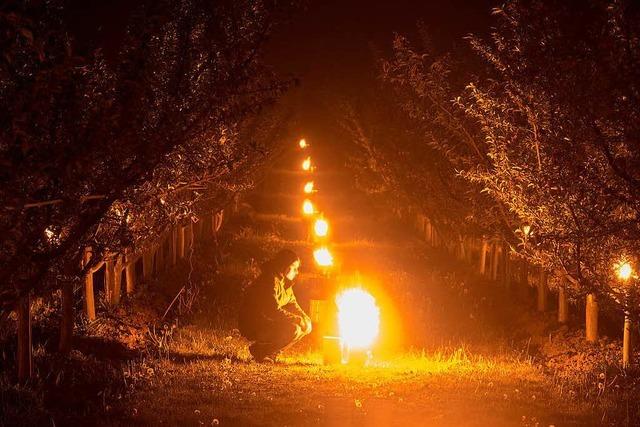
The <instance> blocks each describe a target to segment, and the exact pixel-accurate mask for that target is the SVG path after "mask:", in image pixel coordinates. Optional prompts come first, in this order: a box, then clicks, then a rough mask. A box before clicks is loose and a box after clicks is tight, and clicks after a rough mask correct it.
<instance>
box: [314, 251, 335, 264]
mask: <svg viewBox="0 0 640 427" xmlns="http://www.w3.org/2000/svg"><path fill="white" fill-rule="evenodd" d="M313 259H315V260H316V263H317V264H318V265H319V266H320V267H331V266H332V265H333V255H331V252H329V249H327V248H319V249H316V250H315V251H313Z"/></svg>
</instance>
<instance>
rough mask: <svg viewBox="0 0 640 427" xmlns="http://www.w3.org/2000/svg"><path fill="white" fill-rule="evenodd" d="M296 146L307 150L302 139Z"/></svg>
mask: <svg viewBox="0 0 640 427" xmlns="http://www.w3.org/2000/svg"><path fill="white" fill-rule="evenodd" d="M298 145H299V146H300V148H307V141H306V140H305V139H304V138H302V139H301V140H300V142H299V143H298Z"/></svg>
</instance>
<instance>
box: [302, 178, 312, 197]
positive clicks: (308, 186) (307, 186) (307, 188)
mask: <svg viewBox="0 0 640 427" xmlns="http://www.w3.org/2000/svg"><path fill="white" fill-rule="evenodd" d="M304 192H305V193H307V194H311V193H313V181H309V182H307V183H306V184H305V185H304Z"/></svg>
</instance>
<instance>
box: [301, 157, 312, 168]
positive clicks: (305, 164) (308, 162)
mask: <svg viewBox="0 0 640 427" xmlns="http://www.w3.org/2000/svg"><path fill="white" fill-rule="evenodd" d="M302 170H305V171H308V170H311V157H307V158H306V159H304V162H302Z"/></svg>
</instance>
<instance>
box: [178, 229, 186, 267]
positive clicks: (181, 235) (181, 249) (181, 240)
mask: <svg viewBox="0 0 640 427" xmlns="http://www.w3.org/2000/svg"><path fill="white" fill-rule="evenodd" d="M186 237H187V227H186V226H183V225H179V226H178V258H180V259H184V255H185V240H186Z"/></svg>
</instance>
